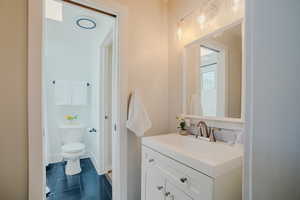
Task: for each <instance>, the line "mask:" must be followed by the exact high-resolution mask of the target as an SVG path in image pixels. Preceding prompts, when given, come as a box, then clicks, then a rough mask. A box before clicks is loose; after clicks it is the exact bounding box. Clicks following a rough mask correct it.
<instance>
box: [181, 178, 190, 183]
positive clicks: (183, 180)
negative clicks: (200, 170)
mask: <svg viewBox="0 0 300 200" xmlns="http://www.w3.org/2000/svg"><path fill="white" fill-rule="evenodd" d="M187 180H188V179H187V178H181V179H180V181H181V183H186V182H187Z"/></svg>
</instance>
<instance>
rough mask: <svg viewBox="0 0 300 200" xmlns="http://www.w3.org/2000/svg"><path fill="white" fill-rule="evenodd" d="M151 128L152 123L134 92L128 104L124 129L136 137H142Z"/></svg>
mask: <svg viewBox="0 0 300 200" xmlns="http://www.w3.org/2000/svg"><path fill="white" fill-rule="evenodd" d="M151 126H152V123H151V120H150V119H149V116H148V113H147V111H146V109H145V107H144V105H143V103H142V101H141V99H140V97H139V96H138V94H137V93H136V91H134V92H133V93H132V96H131V99H130V102H129V114H128V121H127V123H126V127H127V128H128V129H129V130H131V131H132V132H134V133H135V134H136V136H137V137H142V136H143V135H144V134H145V132H146V131H147V130H149V129H150V128H151Z"/></svg>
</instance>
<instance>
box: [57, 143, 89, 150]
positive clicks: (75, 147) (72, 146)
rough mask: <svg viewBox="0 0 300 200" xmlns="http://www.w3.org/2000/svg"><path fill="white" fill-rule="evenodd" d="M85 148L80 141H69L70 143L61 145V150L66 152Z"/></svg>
mask: <svg viewBox="0 0 300 200" xmlns="http://www.w3.org/2000/svg"><path fill="white" fill-rule="evenodd" d="M84 148H85V145H84V144H82V143H79V142H78V143H70V144H65V145H63V146H62V150H63V152H67V153H76V152H80V151H83V150H84Z"/></svg>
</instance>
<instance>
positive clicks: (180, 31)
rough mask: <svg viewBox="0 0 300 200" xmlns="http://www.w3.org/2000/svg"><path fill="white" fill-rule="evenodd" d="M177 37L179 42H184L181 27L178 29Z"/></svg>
mask: <svg viewBox="0 0 300 200" xmlns="http://www.w3.org/2000/svg"><path fill="white" fill-rule="evenodd" d="M177 37H178V39H179V40H182V29H181V27H178V29H177Z"/></svg>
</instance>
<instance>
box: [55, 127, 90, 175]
mask: <svg viewBox="0 0 300 200" xmlns="http://www.w3.org/2000/svg"><path fill="white" fill-rule="evenodd" d="M60 129H61V133H62V147H61V154H62V157H63V160H65V161H67V164H66V167H65V173H66V175H75V174H78V173H80V172H81V167H80V158H81V157H82V156H83V155H84V154H85V145H84V143H83V132H84V127H83V126H82V125H61V126H60Z"/></svg>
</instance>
